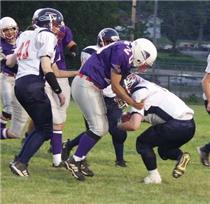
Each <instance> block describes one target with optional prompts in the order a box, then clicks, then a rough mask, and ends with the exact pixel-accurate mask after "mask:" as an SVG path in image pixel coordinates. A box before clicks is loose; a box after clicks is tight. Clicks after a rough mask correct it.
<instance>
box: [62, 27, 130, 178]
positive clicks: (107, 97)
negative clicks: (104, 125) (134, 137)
mask: <svg viewBox="0 0 210 204" xmlns="http://www.w3.org/2000/svg"><path fill="white" fill-rule="evenodd" d="M119 40H120V37H119V34H118V32H117V31H116V30H115V29H113V28H104V29H102V30H101V31H100V32H99V34H98V36H97V44H96V45H92V46H88V47H86V48H84V49H83V50H82V52H81V65H83V64H84V63H85V62H86V61H87V60H88V58H89V57H90V56H91V55H92V54H93V53H95V52H96V51H97V50H99V49H100V48H101V47H104V46H106V45H108V44H110V43H113V42H115V41H119ZM103 95H104V101H105V103H106V108H107V118H108V122H109V133H110V134H111V136H112V143H113V146H114V150H115V154H116V161H115V164H116V166H121V167H126V162H125V160H124V157H123V154H124V141H125V140H126V137H127V133H126V131H123V130H120V129H118V128H117V122H118V120H119V118H120V117H121V115H122V107H119V104H118V103H117V102H116V94H115V93H114V92H113V91H112V89H111V85H109V86H108V87H107V88H105V89H103ZM123 105H124V104H123ZM85 122H86V121H85ZM85 124H86V125H87V130H88V129H89V127H88V124H87V122H86V123H85ZM79 140H80V137H76V138H74V139H73V140H68V141H67V142H65V143H64V144H63V151H62V159H63V160H64V161H65V160H67V159H68V157H69V153H70V150H71V149H72V148H73V147H74V146H76V145H78V144H79ZM82 172H83V173H84V174H86V175H87V174H88V172H89V171H85V169H82ZM91 175H92V174H91Z"/></svg>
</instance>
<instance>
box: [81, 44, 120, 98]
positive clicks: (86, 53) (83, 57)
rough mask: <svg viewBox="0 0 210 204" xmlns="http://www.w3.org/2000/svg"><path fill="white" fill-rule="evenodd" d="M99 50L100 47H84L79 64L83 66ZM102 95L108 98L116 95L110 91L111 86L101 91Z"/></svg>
mask: <svg viewBox="0 0 210 204" xmlns="http://www.w3.org/2000/svg"><path fill="white" fill-rule="evenodd" d="M99 49H100V47H99V46H98V45H90V46H87V47H85V48H84V49H83V50H82V52H81V56H80V60H81V64H84V63H85V62H86V61H87V60H88V59H89V57H90V56H91V55H92V54H93V53H94V52H96V51H97V50H99ZM103 95H104V96H106V97H109V98H113V97H115V96H116V94H115V93H114V92H113V90H112V87H111V85H109V86H107V87H106V88H105V89H103Z"/></svg>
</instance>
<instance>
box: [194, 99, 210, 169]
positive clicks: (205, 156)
mask: <svg viewBox="0 0 210 204" xmlns="http://www.w3.org/2000/svg"><path fill="white" fill-rule="evenodd" d="M204 103H205V107H206V108H207V104H208V101H207V100H205V101H204ZM207 112H208V114H209V115H210V111H207ZM197 150H198V153H199V156H200V161H201V163H202V164H203V165H204V166H206V167H210V161H209V155H210V142H209V143H207V144H205V145H203V146H202V147H197Z"/></svg>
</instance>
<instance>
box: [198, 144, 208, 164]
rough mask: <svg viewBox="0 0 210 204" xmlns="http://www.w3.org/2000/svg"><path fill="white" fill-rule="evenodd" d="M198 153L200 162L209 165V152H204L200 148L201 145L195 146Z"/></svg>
mask: <svg viewBox="0 0 210 204" xmlns="http://www.w3.org/2000/svg"><path fill="white" fill-rule="evenodd" d="M197 151H198V154H199V155H200V160H201V163H202V164H203V165H204V166H207V167H210V163H209V152H206V151H204V150H203V149H202V147H197Z"/></svg>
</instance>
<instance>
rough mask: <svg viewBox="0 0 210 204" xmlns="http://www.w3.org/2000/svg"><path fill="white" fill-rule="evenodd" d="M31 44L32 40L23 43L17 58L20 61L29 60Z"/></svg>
mask: <svg viewBox="0 0 210 204" xmlns="http://www.w3.org/2000/svg"><path fill="white" fill-rule="evenodd" d="M29 44H30V40H27V41H26V42H23V43H22V45H21V46H20V48H19V49H18V52H17V58H18V59H19V60H23V59H27V58H28V56H29V54H28V47H29Z"/></svg>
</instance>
